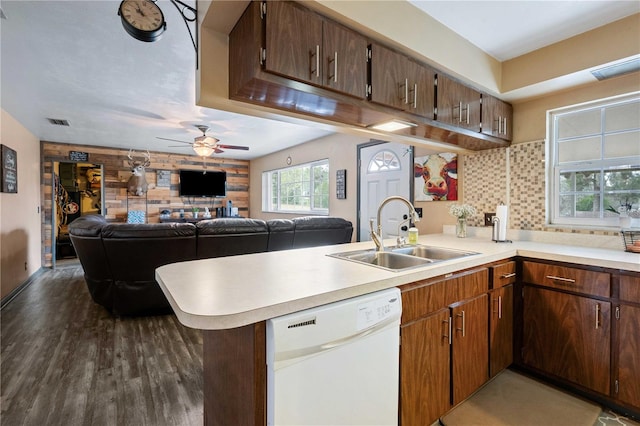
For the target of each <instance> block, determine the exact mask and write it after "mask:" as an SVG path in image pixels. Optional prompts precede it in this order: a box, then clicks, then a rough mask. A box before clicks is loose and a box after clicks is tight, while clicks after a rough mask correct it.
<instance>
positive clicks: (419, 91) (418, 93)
mask: <svg viewBox="0 0 640 426" xmlns="http://www.w3.org/2000/svg"><path fill="white" fill-rule="evenodd" d="M407 76H408V79H409V103H408V105H407V107H406V110H407V111H409V112H411V113H413V114H416V115H420V116H422V117H427V118H429V119H432V120H433V118H434V116H435V115H434V109H435V78H436V73H435V71H434V70H433V68H430V67H427V66H426V65H422V64H420V63H418V62H414V61H411V60H407Z"/></svg>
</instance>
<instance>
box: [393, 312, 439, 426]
mask: <svg viewBox="0 0 640 426" xmlns="http://www.w3.org/2000/svg"><path fill="white" fill-rule="evenodd" d="M449 318H450V316H449V309H448V308H445V309H442V310H440V311H438V312H437V313H435V314H433V315H431V316H428V317H426V318H422V319H420V320H418V321H415V322H412V323H410V324H408V325H406V326H402V328H401V333H400V334H401V344H400V401H401V402H400V407H401V408H400V424H402V425H403V426H408V425H424V424H431V423H433V422H434V421H435V420H437V419H438V418H439V417H440V416H441V415H442V414H443V413H446V412H447V410H449V408H450V407H451V402H450V400H449V399H450V396H449V392H450V389H451V373H450V358H449V352H450V346H449Z"/></svg>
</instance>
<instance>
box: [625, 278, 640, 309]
mask: <svg viewBox="0 0 640 426" xmlns="http://www.w3.org/2000/svg"><path fill="white" fill-rule="evenodd" d="M620 300H624V301H625V302H635V303H640V276H633V277H632V276H630V275H620Z"/></svg>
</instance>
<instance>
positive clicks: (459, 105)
mask: <svg viewBox="0 0 640 426" xmlns="http://www.w3.org/2000/svg"><path fill="white" fill-rule="evenodd" d="M458 123H462V101H460V102H459V103H458Z"/></svg>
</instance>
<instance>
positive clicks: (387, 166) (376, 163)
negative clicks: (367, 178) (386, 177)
mask: <svg viewBox="0 0 640 426" xmlns="http://www.w3.org/2000/svg"><path fill="white" fill-rule="evenodd" d="M400 169H401V167H400V159H399V158H398V156H397V155H396V154H395V152H392V151H389V150H386V149H385V150H382V151H380V152H378V153H377V154H376V155H374V156H373V158H372V159H371V161H369V166H368V167H367V172H368V173H381V172H390V171H396V170H400Z"/></svg>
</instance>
